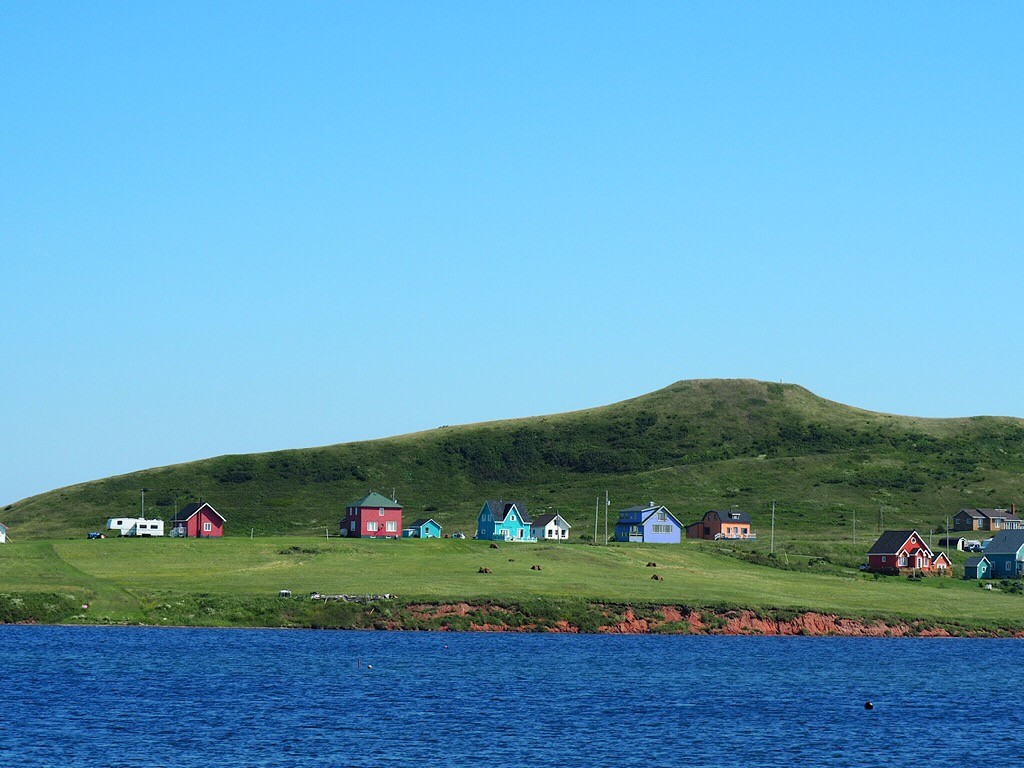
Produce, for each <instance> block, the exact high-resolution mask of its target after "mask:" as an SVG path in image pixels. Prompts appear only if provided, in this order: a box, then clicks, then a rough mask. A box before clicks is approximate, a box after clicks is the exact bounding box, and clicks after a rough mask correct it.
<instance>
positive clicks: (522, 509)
mask: <svg viewBox="0 0 1024 768" xmlns="http://www.w3.org/2000/svg"><path fill="white" fill-rule="evenodd" d="M484 504H485V505H486V506H487V511H488V512H490V513H491V517H493V518H494V519H495V521H497V522H499V523H500V522H502V521H504V519H505V518H506V517H507V516H508V513H509V512H511V511H512V507H515V508H516V509H517V510H519V516H520V517H521V518H523V522H524V523H526V524H528V525H529V524H531V520H530V515H529V514H528V513H527V512H526V503H525V502H522V501H505V500H504V499H488V500H487V501H485V502H484Z"/></svg>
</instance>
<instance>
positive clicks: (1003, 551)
mask: <svg viewBox="0 0 1024 768" xmlns="http://www.w3.org/2000/svg"><path fill="white" fill-rule="evenodd" d="M1021 547H1024V531H1002V532H1000V533H997V534H996V535H995V536H993V537H992V541H990V542H989V543H988V546H987V547H985V554H986V555H1016V554H1017V553H1018V552H1020V549H1021Z"/></svg>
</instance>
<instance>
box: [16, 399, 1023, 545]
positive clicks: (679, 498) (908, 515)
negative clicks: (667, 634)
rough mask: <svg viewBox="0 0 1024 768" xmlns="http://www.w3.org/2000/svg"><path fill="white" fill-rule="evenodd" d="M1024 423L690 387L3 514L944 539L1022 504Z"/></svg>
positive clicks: (134, 482) (63, 523)
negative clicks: (385, 504) (199, 514)
mask: <svg viewBox="0 0 1024 768" xmlns="http://www.w3.org/2000/svg"><path fill="white" fill-rule="evenodd" d="M1022 474H1024V422H1022V421H1020V420H1018V419H1010V418H994V417H974V418H965V419H922V418H913V417H906V416H893V415H888V414H880V413H873V412H869V411H863V410H859V409H857V408H852V407H849V406H845V405H841V404H839V403H834V402H830V401H828V400H824V399H822V398H819V397H817V396H815V395H813V394H812V393H811V392H808V391H807V390H806V389H803V388H802V387H799V386H795V385H786V384H773V383H765V382H758V381H749V380H710V381H682V382H679V383H676V384H673V385H672V386H670V387H666V388H665V389H662V390H659V391H657V392H653V393H651V394H648V395H644V396H642V397H638V398H635V399H632V400H627V401H624V402H621V403H616V404H614V405H609V406H605V407H601V408H593V409H589V410H584V411H577V412H573V413H565V414H559V415H555V416H540V417H534V418H525V419H516V420H510V421H500V422H491V423H485V424H475V425H467V426H458V427H441V428H439V429H435V430H431V431H428V432H420V433H416V434H410V435H403V436H399V437H393V438H387V439H382V440H374V441H368V442H360V443H346V444H342V445H332V446H326V447H322V448H309V449H303V450H290V451H278V452H274V453H263V454H251V455H237V456H221V457H217V458H213V459H204V460H201V461H194V462H190V463H187V464H179V465H175V466H170V467H160V468H156V469H149V470H144V471H140V472H134V473H131V474H127V475H120V476H117V477H111V478H106V479H103V480H96V481H93V482H88V483H81V484H79V485H74V486H69V487H67V488H61V489H58V490H55V491H51V492H48V493H44V494H41V495H38V496H34V497H32V498H29V499H25V500H22V501H19V502H16V503H14V504H12V505H10V506H8V507H7V508H5V509H4V510H3V511H2V513H0V515H2V518H3V520H4V522H5V523H7V525H8V526H9V528H10V535H11V537H12V538H13V539H15V540H18V539H22V540H24V539H32V538H61V537H71V538H77V537H81V536H83V535H84V533H85V531H87V530H95V529H98V528H100V527H101V525H102V522H103V521H104V520H105V519H106V518H107V517H110V516H113V515H127V514H134V513H135V512H136V511H137V509H138V503H139V489H141V488H147V489H149V490H148V491H147V494H146V502H147V512H148V513H149V515H150V516H161V517H164V518H165V519H169V518H170V517H171V515H172V514H173V512H174V509H175V507H176V506H181V505H183V504H185V503H187V502H188V501H192V500H195V499H204V500H207V501H210V502H211V503H212V504H213V505H214V506H215V507H216V508H217V509H218V510H219V511H221V512H222V513H223V514H224V515H225V516H226V517H227V519H228V528H227V530H228V532H229V534H233V535H246V536H247V535H249V531H250V529H255V531H256V533H257V535H270V534H275V535H287V534H303V535H310V534H314V533H316V532H317V531H318V530H319V531H321V532H322V531H323V529H324V528H325V527H328V528H330V529H331V530H332V531H333V530H335V529H336V528H337V524H338V519H339V516H340V513H341V511H342V509H343V508H344V506H345V504H346V503H347V502H349V501H351V500H353V499H355V498H358V497H359V496H362V495H363V494H364V493H366V492H367V491H369V490H371V489H375V490H378V491H381V492H383V493H385V494H390V492H391V489H392V488H394V489H395V490H396V493H397V495H398V499H399V500H400V501H401V502H402V503H403V505H404V506H405V508H406V514H407V517H408V518H409V519H411V518H413V517H416V516H420V515H428V516H430V517H433V518H435V519H436V520H438V521H439V522H440V523H442V525H444V526H445V529H446V530H447V531H452V530H457V529H463V530H467V531H469V530H472V529H473V528H474V520H475V516H476V513H477V511H478V509H479V507H480V505H481V503H482V501H483V499H485V498H488V497H491V498H494V497H504V498H519V499H523V500H525V501H526V502H527V503H528V506H529V508H530V511H531V512H533V513H535V514H536V513H542V512H545V511H557V512H560V513H561V514H562V515H563V516H565V517H566V518H567V519H568V520H569V521H570V522H571V523H572V524H573V525H574V526H575V527H574V534H575V535H580V534H584V535H585V534H586V532H587V531H588V529H590V530H592V529H591V528H590V526H591V525H592V521H593V512H594V500H595V498H596V497H597V495H598V494H599V493H601V494H603V492H604V490H605V489H607V490H608V491H609V493H610V495H611V498H612V500H613V507H612V508H613V510H614V509H616V508H618V507H620V506H627V505H632V504H636V503H640V502H645V501H648V500H651V499H654V500H657V501H658V502H660V503H664V504H666V505H668V506H669V507H670V508H671V509H672V510H673V511H674V512H676V513H677V515H678V516H679V517H681V518H682V519H684V520H685V521H686V522H689V521H691V520H693V519H696V518H697V517H698V516H699V515H700V514H702V513H703V512H704V511H705V510H707V509H711V508H720V507H729V506H737V507H739V508H742V509H745V510H747V511H749V512H750V513H751V514H752V516H753V520H754V523H755V527H757V528H759V529H760V530H761V532H762V533H764V532H766V528H767V525H768V514H769V509H770V505H771V502H772V500H776V501H777V502H778V509H779V514H778V536H779V538H780V540H783V541H784V540H787V539H793V540H798V539H807V538H818V537H822V536H829V537H832V538H840V537H846V536H847V535H848V533H849V534H852V522H853V515H854V513H856V515H857V526H858V530H859V531H860V532H861V535H862V536H864V537H866V536H867V535H868V534H869V533H871V532H873V531H874V530H875V528H876V526H877V523H878V518H879V512H880V510H881V511H882V512H883V513H884V516H885V525H886V527H890V528H891V527H902V526H908V527H917V528H921V529H924V530H928V529H929V528H935V529H937V530H938V529H939V528H941V527H942V526H943V525H944V521H945V518H946V516H947V515H949V516H952V514H953V513H955V512H956V510H958V509H960V508H961V507H979V506H999V505H1007V504H1009V503H1010V502H1012V501H1015V500H1020V497H1021V485H1020V478H1021V476H1022Z"/></svg>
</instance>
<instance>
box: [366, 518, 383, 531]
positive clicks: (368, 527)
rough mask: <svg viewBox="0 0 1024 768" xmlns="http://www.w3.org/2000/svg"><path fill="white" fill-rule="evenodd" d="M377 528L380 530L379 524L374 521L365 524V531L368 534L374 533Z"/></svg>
mask: <svg viewBox="0 0 1024 768" xmlns="http://www.w3.org/2000/svg"><path fill="white" fill-rule="evenodd" d="M379 528H380V523H378V522H376V521H374V520H371V521H369V522H368V523H367V524H366V530H367V531H368V532H369V533H376V532H377V530H378V529H379Z"/></svg>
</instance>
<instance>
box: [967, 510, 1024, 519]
mask: <svg viewBox="0 0 1024 768" xmlns="http://www.w3.org/2000/svg"><path fill="white" fill-rule="evenodd" d="M960 512H966V513H967V514H968V515H970V516H971V517H972V518H974V519H979V518H985V517H987V518H990V519H991V518H1001V519H1003V520H1020V519H1021V518H1020V517H1019V516H1017V515H1015V514H1014V513H1013V512H1011V511H1010V510H1008V509H992V508H990V507H984V508H978V509H961V510H960Z"/></svg>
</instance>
